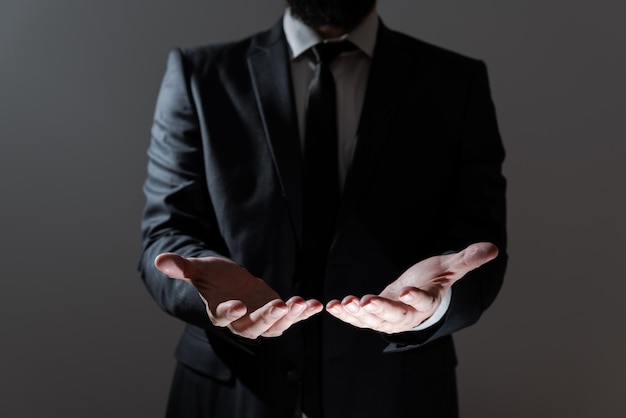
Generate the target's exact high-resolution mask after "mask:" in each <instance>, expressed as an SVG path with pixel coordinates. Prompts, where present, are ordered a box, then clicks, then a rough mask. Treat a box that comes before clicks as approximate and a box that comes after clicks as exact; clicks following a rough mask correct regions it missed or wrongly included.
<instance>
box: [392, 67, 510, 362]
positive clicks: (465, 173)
mask: <svg viewBox="0 0 626 418" xmlns="http://www.w3.org/2000/svg"><path fill="white" fill-rule="evenodd" d="M473 64H474V65H473V66H472V68H473V71H472V73H471V76H470V77H469V80H470V81H469V86H468V88H467V89H466V91H467V93H466V101H465V103H466V105H465V111H464V115H463V118H462V123H461V128H460V131H459V132H460V134H459V137H460V141H459V144H460V145H459V148H458V151H457V154H456V161H457V165H456V167H457V169H456V170H455V172H454V173H453V177H452V181H451V184H452V185H453V187H452V188H451V193H449V194H448V195H449V198H448V200H447V201H446V202H445V205H444V207H445V210H444V212H445V213H444V219H445V222H444V225H441V226H442V233H441V242H440V243H439V244H438V246H439V248H441V249H449V250H453V251H455V250H456V251H459V250H462V249H463V248H465V247H466V246H467V245H469V244H472V243H474V242H481V241H488V242H492V243H494V244H495V245H496V246H497V247H498V249H499V254H498V257H497V258H496V259H494V260H492V261H490V262H489V263H487V264H485V265H483V266H481V267H480V268H478V269H476V270H474V271H472V272H470V273H468V274H467V275H466V276H465V277H464V278H462V279H461V280H459V281H458V282H456V283H455V284H454V285H453V287H452V300H451V303H450V307H449V308H448V311H447V313H446V315H445V316H444V317H443V318H442V319H441V321H439V322H438V323H437V324H435V325H433V326H432V327H430V328H427V329H425V330H423V331H417V332H408V333H401V334H395V335H391V336H387V337H386V338H387V339H388V340H390V341H391V343H392V344H391V345H390V346H389V347H387V349H386V351H388V352H389V351H391V352H393V351H398V350H406V349H410V348H414V347H419V346H420V345H423V344H425V343H427V342H430V341H433V340H434V339H437V338H440V337H443V336H446V335H450V334H452V333H454V332H456V331H459V330H461V329H463V328H465V327H468V326H470V325H472V324H474V323H476V322H477V321H478V319H479V318H480V316H481V315H482V314H483V312H484V311H485V310H486V309H487V308H488V307H489V306H490V305H491V304H492V303H493V301H494V300H495V298H496V296H497V294H498V292H499V291H500V288H501V286H502V283H503V278H504V273H505V270H506V265H507V260H508V254H507V248H506V245H507V234H506V196H505V194H506V180H505V178H504V176H503V174H502V164H503V161H504V157H505V151H504V147H503V144H502V140H501V137H500V133H499V129H498V124H497V120H496V112H495V108H494V104H493V101H492V98H491V92H490V88H489V81H488V75H487V68H486V66H485V64H484V63H483V62H481V61H473Z"/></svg>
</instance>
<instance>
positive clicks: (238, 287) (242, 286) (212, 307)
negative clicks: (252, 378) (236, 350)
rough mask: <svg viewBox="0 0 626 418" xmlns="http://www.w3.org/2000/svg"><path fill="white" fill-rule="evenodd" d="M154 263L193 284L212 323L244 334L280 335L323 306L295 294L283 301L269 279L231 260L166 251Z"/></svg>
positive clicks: (247, 336) (249, 335)
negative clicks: (252, 272)
mask: <svg viewBox="0 0 626 418" xmlns="http://www.w3.org/2000/svg"><path fill="white" fill-rule="evenodd" d="M154 263H155V266H156V268H157V269H159V270H160V271H162V272H163V273H164V274H166V275H167V276H168V277H170V278H172V279H179V280H185V281H187V282H189V283H191V284H193V285H194V286H195V287H196V289H197V290H198V293H199V294H200V297H201V299H202V300H203V302H204V304H205V306H206V312H207V315H208V316H209V319H210V320H211V322H212V323H213V324H214V325H216V326H218V327H227V328H228V329H230V330H231V331H232V332H233V333H234V334H237V335H239V336H241V337H245V338H249V339H256V338H257V337H259V336H262V337H276V336H279V335H281V334H282V333H283V332H284V331H285V330H287V329H288V328H289V327H290V326H292V325H293V324H295V323H296V322H299V321H302V320H304V319H307V318H309V317H310V316H312V315H314V314H316V313H318V312H320V311H321V310H322V309H323V305H322V303H321V302H319V301H317V300H314V299H311V300H304V299H303V298H301V297H299V296H294V297H292V298H290V299H289V300H287V301H283V300H282V299H281V298H280V296H279V295H278V293H276V291H274V289H272V288H271V287H270V286H269V285H268V284H267V283H266V282H265V281H263V280H261V279H259V278H257V277H254V276H253V275H252V274H250V272H249V271H248V270H246V269H245V268H243V267H241V266H240V265H238V264H236V263H234V262H233V261H231V260H227V259H223V258H219V257H202V258H185V257H182V256H180V255H178V254H175V253H163V254H160V255H159V256H157V258H156V259H155V261H154Z"/></svg>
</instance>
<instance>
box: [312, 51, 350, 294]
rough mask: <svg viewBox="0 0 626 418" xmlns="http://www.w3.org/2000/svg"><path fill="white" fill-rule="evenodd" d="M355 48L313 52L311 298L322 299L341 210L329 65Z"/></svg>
mask: <svg viewBox="0 0 626 418" xmlns="http://www.w3.org/2000/svg"><path fill="white" fill-rule="evenodd" d="M354 48H355V46H354V44H352V43H351V42H348V41H342V42H327V43H320V44H317V45H315V46H314V47H312V48H311V52H312V56H313V60H314V62H315V64H316V66H315V73H314V75H313V79H312V80H311V82H310V84H309V96H308V104H307V109H306V119H305V129H306V130H305V152H304V155H305V158H304V185H303V186H304V213H303V215H304V262H305V269H306V271H307V274H306V275H305V289H304V290H305V292H306V293H305V296H307V297H314V298H320V297H321V296H322V284H323V274H324V270H325V267H326V258H327V255H328V249H329V247H330V243H331V240H332V237H333V233H334V230H335V221H336V215H337V209H338V207H339V191H340V186H339V162H338V152H337V150H338V144H337V105H336V96H337V93H336V89H335V80H334V78H333V75H332V73H331V71H330V63H331V62H332V60H333V59H335V58H336V57H337V56H338V55H339V54H341V53H342V52H345V51H348V50H351V49H354Z"/></svg>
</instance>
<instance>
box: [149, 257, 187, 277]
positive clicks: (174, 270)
mask: <svg viewBox="0 0 626 418" xmlns="http://www.w3.org/2000/svg"><path fill="white" fill-rule="evenodd" d="M190 264H191V263H189V261H188V260H187V259H186V258H185V257H183V256H180V255H178V254H175V253H163V254H159V255H158V256H157V257H156V258H155V259H154V265H155V267H156V268H157V269H159V270H160V271H161V272H163V273H164V274H165V275H166V276H168V277H170V278H172V279H183V280H187V281H190V280H189V276H190V274H189V273H190V272H189V270H190Z"/></svg>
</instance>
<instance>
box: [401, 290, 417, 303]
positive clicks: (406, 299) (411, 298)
mask: <svg viewBox="0 0 626 418" xmlns="http://www.w3.org/2000/svg"><path fill="white" fill-rule="evenodd" d="M400 300H401V301H402V302H413V301H414V300H415V295H414V294H413V292H409V293H406V294H404V295H402V296H400Z"/></svg>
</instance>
